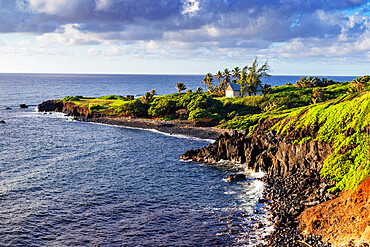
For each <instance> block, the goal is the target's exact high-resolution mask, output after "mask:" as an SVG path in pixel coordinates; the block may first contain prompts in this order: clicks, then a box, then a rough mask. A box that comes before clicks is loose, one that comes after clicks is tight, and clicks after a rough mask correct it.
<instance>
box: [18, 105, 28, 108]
mask: <svg viewBox="0 0 370 247" xmlns="http://www.w3.org/2000/svg"><path fill="white" fill-rule="evenodd" d="M19 108H28V106H27V105H26V104H20V105H19Z"/></svg>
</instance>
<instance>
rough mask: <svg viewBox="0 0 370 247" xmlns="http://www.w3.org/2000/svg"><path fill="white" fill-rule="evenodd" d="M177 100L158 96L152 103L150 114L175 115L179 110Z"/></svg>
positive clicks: (156, 115)
mask: <svg viewBox="0 0 370 247" xmlns="http://www.w3.org/2000/svg"><path fill="white" fill-rule="evenodd" d="M176 106H177V101H176V100H171V99H165V98H157V99H155V100H154V101H153V103H151V104H150V108H149V110H148V115H149V116H153V117H167V116H171V115H174V114H175V113H176V110H177V107H176Z"/></svg>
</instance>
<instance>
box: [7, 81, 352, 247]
mask: <svg viewBox="0 0 370 247" xmlns="http://www.w3.org/2000/svg"><path fill="white" fill-rule="evenodd" d="M273 78H274V77H273ZM273 78H272V79H273ZM296 78H299V77H275V80H272V79H270V82H269V83H270V84H272V85H281V84H285V83H287V82H293V83H294V81H295V80H296ZM201 79H202V76H198V75H194V76H193V75H44V74H0V120H4V121H5V122H6V123H5V124H0V222H1V223H0V246H253V245H255V244H257V243H259V242H261V241H262V240H263V237H264V236H265V235H266V234H268V232H269V231H270V230H271V227H270V225H269V224H268V222H267V221H266V218H267V216H268V215H267V214H266V213H263V212H265V211H266V209H264V208H262V207H263V205H262V204H259V203H257V199H258V198H259V197H260V196H261V193H262V189H263V184H262V183H261V182H260V181H258V180H256V179H255V176H256V174H253V173H250V179H248V180H247V181H246V182H243V183H237V184H230V183H227V182H226V181H225V178H227V176H228V175H229V174H230V173H231V172H233V171H232V170H230V169H229V167H228V164H227V163H225V164H218V165H216V166H210V165H202V164H198V163H194V162H184V161H181V160H179V157H180V155H181V154H182V153H184V152H185V151H186V150H188V149H195V148H200V147H202V146H205V145H208V144H209V141H208V140H200V139H196V138H184V137H179V136H174V135H165V134H162V133H158V132H153V131H148V130H140V129H130V128H122V127H116V126H107V125H98V124H90V123H84V122H76V121H72V120H71V119H69V118H68V117H66V116H64V115H63V114H59V113H53V114H42V113H39V112H37V111H36V106H37V104H39V103H41V102H43V101H45V100H48V99H59V98H63V97H64V96H66V95H84V96H101V95H110V94H120V95H128V94H132V95H136V96H139V95H142V94H143V93H144V92H146V91H150V90H151V89H155V90H156V91H157V92H158V93H159V94H167V93H174V92H176V89H175V84H176V83H177V82H178V81H181V82H183V83H185V84H186V85H187V87H188V88H192V89H194V90H195V89H196V87H197V86H201V84H200V81H201ZM341 79H343V80H351V78H341ZM23 103H24V104H27V105H29V106H30V107H29V108H28V109H20V108H19V104H23ZM6 107H10V108H11V109H10V110H7V109H5V108H6ZM242 168H243V167H242V166H239V167H238V166H237V167H234V168H233V169H234V170H241V169H242ZM254 210H258V211H261V212H262V213H260V214H254V213H253V211H254ZM256 222H263V223H264V224H265V227H263V228H262V229H255V228H254V227H253V226H254V224H255V223H256Z"/></svg>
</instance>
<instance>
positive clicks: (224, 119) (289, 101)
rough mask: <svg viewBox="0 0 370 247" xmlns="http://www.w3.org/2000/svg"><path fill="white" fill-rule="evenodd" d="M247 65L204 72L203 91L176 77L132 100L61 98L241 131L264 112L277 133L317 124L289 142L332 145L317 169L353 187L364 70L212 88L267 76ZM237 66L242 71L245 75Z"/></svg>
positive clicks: (363, 147) (96, 108)
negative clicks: (355, 74)
mask: <svg viewBox="0 0 370 247" xmlns="http://www.w3.org/2000/svg"><path fill="white" fill-rule="evenodd" d="M255 62H256V61H255ZM265 65H266V63H265ZM252 67H255V68H254V69H253V68H252ZM252 67H251V68H249V67H245V68H243V69H239V68H238V67H235V68H234V69H233V70H232V71H231V72H230V71H228V70H226V71H224V72H223V73H222V72H220V71H218V72H217V73H216V74H215V78H216V81H218V82H219V83H220V84H219V85H218V86H214V85H213V81H215V80H214V79H213V76H212V75H211V74H207V76H206V77H205V78H204V80H203V82H202V83H204V82H206V83H205V84H204V85H205V88H206V90H205V92H203V90H202V88H200V87H198V88H197V90H196V91H194V92H193V91H192V90H188V91H187V93H186V94H180V93H181V91H184V90H186V86H185V85H184V84H183V83H178V84H177V87H176V88H177V90H178V91H179V93H178V94H177V93H176V94H170V95H156V93H155V91H154V90H152V91H151V92H147V93H145V94H144V95H143V96H142V97H141V98H136V99H133V100H128V99H126V98H125V97H123V96H119V95H109V96H103V97H99V98H84V97H82V96H67V97H65V98H64V99H62V100H63V101H65V102H73V103H75V104H78V105H87V106H89V109H90V110H91V112H92V113H94V112H99V114H101V115H104V114H105V115H112V116H117V117H119V116H124V117H147V118H159V119H164V120H174V121H180V120H179V119H180V115H181V119H182V120H181V121H184V120H183V119H184V117H185V121H188V122H189V123H191V122H193V123H199V122H202V123H207V124H208V125H213V126H216V125H217V126H218V127H219V128H227V129H236V130H245V131H246V132H247V133H252V132H253V131H254V130H255V128H256V126H257V125H258V123H259V121H261V120H262V119H266V118H269V119H276V121H277V123H276V125H275V126H273V127H272V129H274V130H276V131H277V132H278V133H280V134H282V135H284V134H285V133H286V131H287V130H288V129H289V128H296V129H299V128H304V127H306V126H318V129H319V131H318V134H317V136H313V137H306V138H302V139H300V140H294V141H293V143H305V142H310V141H319V142H326V143H330V144H332V145H333V150H334V153H333V154H332V155H331V156H329V157H328V158H327V159H326V161H325V163H324V166H323V169H322V170H321V174H322V176H324V177H326V178H329V179H332V180H335V181H336V187H335V188H334V189H338V190H343V189H351V188H354V187H356V186H357V185H358V184H359V183H360V182H361V181H362V180H363V179H365V178H366V177H368V176H369V174H370V165H369V155H370V149H369V144H370V140H369V133H368V132H370V127H369V126H370V123H369V121H370V91H369V89H370V88H369V87H370V76H363V77H359V78H356V79H355V80H353V81H352V82H335V81H333V80H330V79H329V80H328V79H320V78H315V77H305V78H301V79H300V80H299V81H297V83H295V84H294V85H291V84H286V85H284V86H275V87H271V86H269V85H264V86H263V96H246V97H236V98H225V97H220V95H219V94H217V93H215V92H218V91H217V90H220V89H221V88H224V87H225V85H226V83H229V82H230V79H231V78H234V79H233V80H234V81H235V80H246V81H248V80H249V81H254V82H255V83H257V84H258V83H259V82H258V80H259V78H260V77H258V76H256V77H250V78H252V79H246V78H247V75H251V74H254V73H257V74H258V73H259V74H260V76H267V74H266V73H267V71H268V70H267V69H268V67H267V66H266V67H263V66H262V67H260V68H258V65H257V63H255V64H254V65H252ZM257 68H258V69H257ZM243 70H244V71H247V72H246V73H245V75H243ZM238 75H240V78H239V77H238ZM228 76H229V79H226V78H227V77H228ZM245 76H246V77H245ZM211 78H212V79H211ZM238 78H239V79H238ZM247 84H248V83H247ZM246 87H247V86H246ZM217 88H219V89H217ZM180 112H181V114H180Z"/></svg>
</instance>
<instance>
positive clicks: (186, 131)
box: [38, 100, 231, 140]
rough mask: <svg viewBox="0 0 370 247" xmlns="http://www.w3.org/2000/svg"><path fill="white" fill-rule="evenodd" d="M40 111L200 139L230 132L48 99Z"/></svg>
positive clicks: (40, 107) (213, 138)
mask: <svg viewBox="0 0 370 247" xmlns="http://www.w3.org/2000/svg"><path fill="white" fill-rule="evenodd" d="M38 111H40V112H62V113H65V114H67V115H68V116H71V117H73V118H74V119H75V120H78V121H84V122H91V123H100V124H109V125H116V126H123V127H131V128H140V129H154V130H158V131H160V132H164V133H168V134H179V135H186V136H192V137H197V138H201V139H212V140H215V139H216V138H217V137H218V136H219V135H220V134H223V133H225V132H231V131H230V130H222V129H218V128H214V127H198V126H194V125H192V124H190V123H186V122H184V121H171V120H169V121H161V120H154V119H145V118H130V117H114V116H102V115H100V114H92V113H91V112H90V110H89V109H88V108H87V107H86V106H78V105H75V104H73V103H70V102H67V103H64V102H60V101H55V100H48V101H46V102H43V103H41V104H39V105H38Z"/></svg>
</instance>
